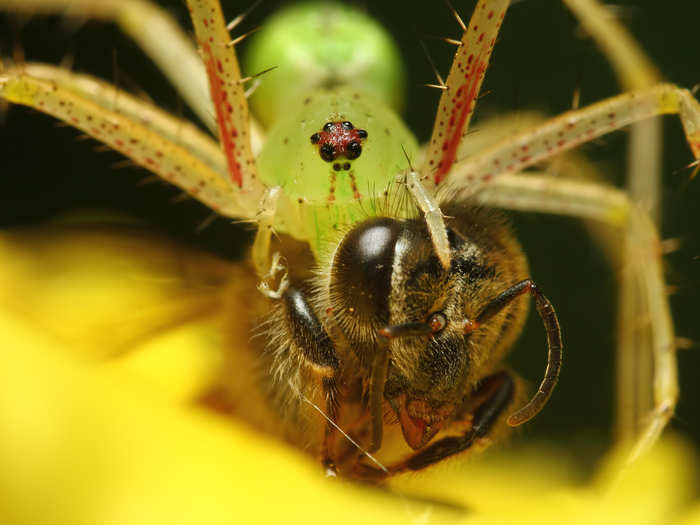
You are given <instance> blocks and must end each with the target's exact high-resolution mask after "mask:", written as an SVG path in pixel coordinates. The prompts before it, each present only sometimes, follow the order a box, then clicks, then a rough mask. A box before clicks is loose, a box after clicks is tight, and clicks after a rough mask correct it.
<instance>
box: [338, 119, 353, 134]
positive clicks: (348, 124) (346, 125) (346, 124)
mask: <svg viewBox="0 0 700 525" xmlns="http://www.w3.org/2000/svg"><path fill="white" fill-rule="evenodd" d="M341 125H342V126H343V129H344V130H346V131H350V130H351V129H352V128H353V127H354V126H353V125H352V122H348V121H347V120H346V121H345V122H343V123H342V124H341Z"/></svg>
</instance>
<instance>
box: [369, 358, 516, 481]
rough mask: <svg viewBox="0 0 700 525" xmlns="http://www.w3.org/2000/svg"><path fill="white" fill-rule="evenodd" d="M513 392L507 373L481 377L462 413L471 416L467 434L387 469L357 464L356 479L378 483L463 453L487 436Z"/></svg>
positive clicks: (512, 385) (448, 438)
mask: <svg viewBox="0 0 700 525" xmlns="http://www.w3.org/2000/svg"><path fill="white" fill-rule="evenodd" d="M514 391H515V383H514V381H513V378H512V377H511V376H510V375H509V374H508V373H507V372H497V373H495V374H493V375H490V376H487V377H485V378H484V379H482V380H481V381H480V382H479V384H478V385H477V387H476V390H475V391H474V392H473V393H472V394H471V395H470V396H469V400H468V401H469V405H470V406H473V409H472V410H468V411H465V413H464V416H463V417H471V426H470V428H469V430H468V431H466V432H465V433H464V434H462V435H461V436H449V437H445V438H442V439H440V440H438V441H436V442H435V443H433V444H432V445H430V446H428V447H426V448H424V449H423V450H421V451H419V452H417V453H415V454H413V455H412V456H409V457H408V458H407V459H404V460H403V461H400V462H399V463H396V464H394V465H390V466H388V467H387V469H386V471H380V470H378V469H375V468H373V467H371V466H369V465H362V464H361V465H359V472H360V476H361V477H367V478H369V479H373V480H380V479H381V478H383V477H386V476H392V475H394V474H400V473H402V472H406V471H409V470H413V471H416V470H422V469H424V468H426V467H429V466H430V465H434V464H435V463H438V462H440V461H442V460H443V459H446V458H448V457H450V456H454V455H456V454H459V453H460V452H463V451H465V450H467V449H468V448H470V447H471V446H472V445H473V444H474V443H475V442H476V441H477V440H478V439H479V438H483V437H485V436H486V435H488V433H489V432H490V431H491V428H492V427H493V425H494V423H496V421H498V419H499V417H500V416H501V415H502V414H503V411H504V410H505V409H506V408H507V407H508V405H509V404H510V403H511V402H512V401H513V394H514ZM475 400H476V403H475V402H474V401H475Z"/></svg>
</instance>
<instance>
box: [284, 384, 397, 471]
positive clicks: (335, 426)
mask: <svg viewBox="0 0 700 525" xmlns="http://www.w3.org/2000/svg"><path fill="white" fill-rule="evenodd" d="M289 385H290V386H291V387H292V390H294V392H295V393H296V394H297V395H298V396H299V397H300V398H301V399H302V401H304V402H305V403H308V404H309V405H311V407H313V408H314V409H315V410H316V411H317V412H318V413H319V414H321V415H322V416H323V417H324V418H325V420H326V421H328V422H329V423H330V424H331V425H333V427H334V428H335V429H336V430H337V431H338V432H340V433H341V434H342V435H343V436H344V437H345V439H347V440H348V441H349V442H350V443H352V444H353V446H354V447H355V448H357V450H359V451H360V452H362V453H363V454H364V455H365V456H367V457H368V458H369V459H370V461H372V462H373V463H374V464H375V465H377V466H378V467H379V468H380V469H381V470H382V472H384V473H386V474H388V473H389V469H387V468H386V467H385V466H384V465H382V463H381V462H380V461H379V460H378V459H377V458H375V457H374V456H373V455H372V454H370V453H369V452H367V451H366V450H365V449H364V448H362V447H361V446H360V444H359V443H358V442H357V441H355V440H354V439H352V438H351V437H350V436H349V435H348V434H347V433H346V432H345V431H344V430H343V429H342V428H340V427H339V426H338V425H337V424H336V422H335V421H333V419H331V418H330V417H328V415H327V414H326V413H325V412H324V411H323V410H322V409H321V407H319V406H318V405H317V404H316V403H314V402H313V401H311V400H310V399H309V398H308V397H306V396H305V395H304V394H302V393H301V392H300V391H299V389H298V388H296V387H294V385H292V384H291V382H290V383H289Z"/></svg>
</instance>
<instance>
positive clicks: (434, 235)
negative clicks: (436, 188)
mask: <svg viewBox="0 0 700 525" xmlns="http://www.w3.org/2000/svg"><path fill="white" fill-rule="evenodd" d="M406 179H407V180H406V184H407V185H408V189H409V191H410V192H411V194H412V195H413V198H414V199H415V201H416V204H417V205H418V207H419V208H420V210H421V211H422V212H423V215H424V216H425V222H426V224H427V226H428V231H429V232H430V237H431V239H432V240H433V246H434V247H435V252H436V253H437V256H438V258H439V259H440V262H441V263H442V267H443V268H449V267H450V243H449V241H448V240H447V228H446V227H445V221H444V220H443V215H442V211H440V206H439V205H438V203H437V201H436V200H435V198H434V197H433V196H432V195H430V194H429V193H428V192H427V190H426V189H425V187H424V186H423V184H422V183H421V181H420V177H419V176H418V174H417V173H416V172H415V171H413V170H410V171H409V172H408V174H407V176H406Z"/></svg>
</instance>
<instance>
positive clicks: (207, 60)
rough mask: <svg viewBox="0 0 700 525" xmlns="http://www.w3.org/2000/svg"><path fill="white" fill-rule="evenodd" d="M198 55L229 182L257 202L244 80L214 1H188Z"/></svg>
mask: <svg viewBox="0 0 700 525" xmlns="http://www.w3.org/2000/svg"><path fill="white" fill-rule="evenodd" d="M187 7H188V8H189V10H190V16H191V18H192V24H193V25H194V30H195V35H196V38H197V45H198V47H199V52H200V54H201V56H202V60H203V61H204V67H205V69H206V72H207V77H208V78H209V93H210V95H211V98H212V101H213V103H214V110H215V112H216V123H217V125H218V130H219V142H220V144H221V148H222V150H223V152H224V155H225V156H226V164H227V166H228V172H229V176H230V179H231V182H232V183H233V184H234V186H237V187H238V188H239V189H240V190H241V193H242V194H244V195H245V198H246V200H248V201H251V202H259V201H260V199H261V198H262V196H263V193H264V191H265V185H264V184H263V183H262V182H261V181H260V179H259V178H258V175H257V169H256V165H255V158H254V156H253V150H252V147H251V137H250V118H249V115H248V101H247V100H246V97H245V88H244V86H243V83H244V79H242V78H241V71H240V68H239V66H238V58H237V57H236V51H235V49H234V46H233V45H231V36H230V35H229V32H228V28H227V27H226V21H225V20H224V15H223V13H222V11H221V5H220V4H219V1H218V0H188V1H187Z"/></svg>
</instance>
